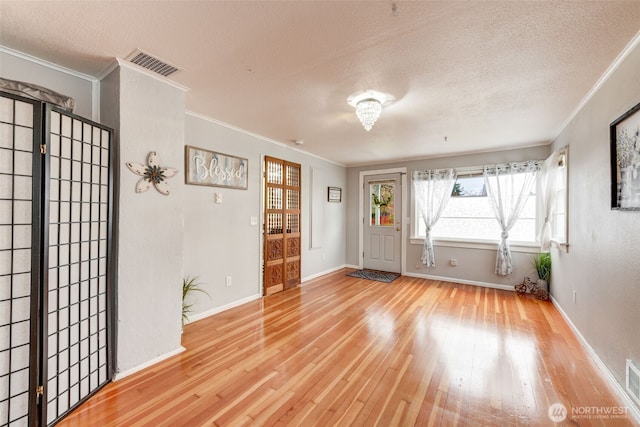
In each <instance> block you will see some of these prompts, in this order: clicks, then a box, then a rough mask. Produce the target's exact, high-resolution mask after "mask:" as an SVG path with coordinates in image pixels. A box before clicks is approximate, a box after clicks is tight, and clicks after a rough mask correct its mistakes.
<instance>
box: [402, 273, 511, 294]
mask: <svg viewBox="0 0 640 427" xmlns="http://www.w3.org/2000/svg"><path fill="white" fill-rule="evenodd" d="M403 276H408V277H417V278H420V279H430V280H439V281H441V282H449V283H461V284H463V285H473V286H482V287H484V288H493V289H501V290H503V291H515V289H514V287H513V286H511V285H500V284H498V283H489V282H477V281H475V280H465V279H456V278H454V277H441V276H432V275H430V274H418V273H409V272H407V273H404V274H403Z"/></svg>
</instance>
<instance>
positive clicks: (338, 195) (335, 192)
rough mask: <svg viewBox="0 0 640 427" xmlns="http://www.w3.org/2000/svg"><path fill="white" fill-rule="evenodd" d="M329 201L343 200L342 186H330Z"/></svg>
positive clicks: (337, 201)
mask: <svg viewBox="0 0 640 427" xmlns="http://www.w3.org/2000/svg"><path fill="white" fill-rule="evenodd" d="M327 201H329V202H331V203H341V202H342V188H340V187H329V188H328V191H327Z"/></svg>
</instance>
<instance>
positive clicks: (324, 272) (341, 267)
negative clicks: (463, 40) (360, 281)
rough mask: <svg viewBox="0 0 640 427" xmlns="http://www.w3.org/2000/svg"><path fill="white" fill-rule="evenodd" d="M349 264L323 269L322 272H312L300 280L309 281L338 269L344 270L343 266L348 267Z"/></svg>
mask: <svg viewBox="0 0 640 427" xmlns="http://www.w3.org/2000/svg"><path fill="white" fill-rule="evenodd" d="M347 267H348V266H347V265H339V266H338V267H333V268H330V269H329V270H325V271H321V272H320V273H316V274H312V275H310V276H306V277H303V278H302V280H301V281H300V282H301V283H304V282H308V281H309V280H313V279H317V278H318V277H322V276H324V275H327V274H330V273H334V272H336V271H339V270H342V269H343V268H347Z"/></svg>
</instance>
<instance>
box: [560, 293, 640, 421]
mask: <svg viewBox="0 0 640 427" xmlns="http://www.w3.org/2000/svg"><path fill="white" fill-rule="evenodd" d="M551 302H552V303H553V305H554V306H555V307H556V309H558V311H559V312H560V314H561V315H562V317H563V318H564V320H565V322H567V324H568V325H569V327H570V328H571V330H572V331H573V333H574V334H575V335H576V337H578V341H580V344H582V347H583V348H584V349H585V350H586V351H587V353H588V354H589V356H591V359H593V361H594V362H595V364H596V365H597V366H598V368H599V369H600V372H602V375H604V378H605V380H606V381H607V382H608V383H609V385H610V386H611V387H612V388H613V389H614V390H615V391H616V393H617V394H618V397H619V398H620V400H622V402H623V403H624V405H625V406H626V407H627V413H630V414H631V416H632V417H633V418H635V420H636V422H637V423H639V424H640V408H638V407H637V406H636V405H635V403H634V402H633V400H631V397H629V395H628V394H627V392H626V391H625V389H624V387H623V386H622V384H620V383H619V382H618V380H616V377H615V376H614V375H613V374H612V373H611V371H610V370H609V368H607V365H605V364H604V362H603V361H602V359H600V356H598V353H596V351H595V350H594V349H593V347H591V345H590V344H589V343H588V342H587V340H586V338H585V337H584V336H582V334H581V333H580V331H579V330H578V328H577V327H576V325H574V324H573V322H572V321H571V318H569V316H568V315H567V313H566V312H565V311H564V310H563V309H562V306H561V305H560V304H559V303H558V301H557V300H556V299H555V298H554V297H553V296H552V297H551Z"/></svg>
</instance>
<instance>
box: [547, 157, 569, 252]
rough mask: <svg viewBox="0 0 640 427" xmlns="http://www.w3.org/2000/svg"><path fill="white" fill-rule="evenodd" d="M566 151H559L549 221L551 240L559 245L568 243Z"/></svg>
mask: <svg viewBox="0 0 640 427" xmlns="http://www.w3.org/2000/svg"><path fill="white" fill-rule="evenodd" d="M567 155H568V152H567V149H564V150H562V151H560V162H559V166H560V170H559V173H558V177H557V181H556V193H557V195H556V200H555V207H554V210H553V219H552V221H551V240H552V241H553V242H556V243H558V244H560V245H566V244H567V243H568V236H567V208H568V204H569V198H568V193H567V181H568V167H567Z"/></svg>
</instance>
